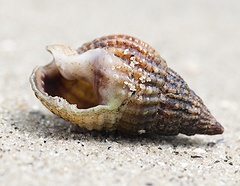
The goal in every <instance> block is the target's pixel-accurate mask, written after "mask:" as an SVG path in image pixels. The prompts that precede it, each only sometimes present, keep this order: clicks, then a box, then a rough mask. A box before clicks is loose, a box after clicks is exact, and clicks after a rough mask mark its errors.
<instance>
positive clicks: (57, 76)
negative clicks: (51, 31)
mask: <svg viewBox="0 0 240 186" xmlns="http://www.w3.org/2000/svg"><path fill="white" fill-rule="evenodd" d="M47 50H48V51H49V52H50V53H51V54H52V55H53V60H52V62H51V63H50V64H48V65H46V66H40V67H36V68H35V69H34V70H33V73H32V75H31V77H30V82H31V86H32V89H33V91H34V92H35V95H36V96H37V97H38V98H39V99H40V100H41V102H42V103H43V105H45V106H46V107H47V108H48V109H49V110H50V111H52V112H53V113H55V114H56V115H58V116H60V117H62V118H63V119H65V120H67V121H70V122H72V123H74V124H77V125H79V126H80V127H84V128H86V129H88V130H93V129H95V130H108V131H112V130H119V131H122V132H125V133H128V134H142V133H148V134H153V133H155V134H160V135H177V134H179V133H182V134H186V135H194V134H208V135H214V134H221V133H223V131H224V128H223V127H222V126H221V124H220V123H218V122H217V121H216V119H215V118H214V117H213V116H212V115H211V113H210V112H209V110H208V109H207V107H206V106H205V105H204V104H203V101H202V100H201V98H199V97H198V96H197V95H196V94H195V93H194V92H193V91H192V90H191V89H189V87H188V85H187V84H186V82H185V81H184V80H183V79H182V78H181V77H180V76H179V75H178V74H177V73H176V72H175V71H173V70H172V69H171V68H169V67H168V66H167V64H166V61H165V60H164V59H163V58H161V57H160V55H159V54H158V53H157V52H156V51H155V50H154V49H153V48H152V47H151V46H149V45H148V44H146V43H145V42H143V41H141V40H139V39H136V38H134V37H131V36H126V35H110V36H105V37H101V38H99V39H95V40H93V41H92V42H88V43H85V44H83V45H82V46H81V47H80V48H78V49H77V50H74V49H72V48H70V47H69V46H66V45H50V46H47Z"/></svg>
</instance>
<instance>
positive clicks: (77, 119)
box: [30, 45, 127, 130]
mask: <svg viewBox="0 0 240 186" xmlns="http://www.w3.org/2000/svg"><path fill="white" fill-rule="evenodd" d="M59 46H60V45H59ZM61 47H63V48H61ZM59 48H60V49H61V50H62V49H63V50H64V48H65V46H60V47H59ZM47 50H51V53H53V52H52V49H51V47H47ZM61 52H62V51H61ZM69 52H70V53H71V55H72V54H73V55H78V54H77V53H76V52H74V51H71V50H69ZM98 52H99V51H98ZM53 55H54V53H53ZM56 55H58V54H56ZM58 57H59V56H54V59H53V61H52V62H51V63H49V64H48V65H45V66H37V67H36V68H35V69H34V70H33V72H32V74H31V76H30V83H31V86H32V89H33V91H34V93H35V95H36V96H37V97H38V98H39V100H40V101H41V102H42V103H43V105H45V106H46V107H47V108H48V109H49V110H50V111H52V112H53V113H54V114H56V115H58V116H60V117H62V118H63V119H65V120H67V121H70V122H72V123H74V124H78V125H79V126H81V127H85V128H87V129H88V130H92V129H96V130H102V129H105V130H115V129H116V127H117V123H118V121H119V120H120V119H121V117H122V110H123V109H124V106H121V105H122V103H123V102H124V99H125V97H126V95H124V94H125V92H124V94H121V95H122V96H118V99H109V98H107V99H108V100H107V101H106V102H105V103H99V101H97V100H98V98H92V99H93V100H90V102H89V103H87V106H85V107H83V108H81V106H79V104H77V103H74V101H75V99H73V98H71V97H72V96H71V95H68V93H66V97H62V96H61V94H62V95H64V94H63V93H62V92H63V91H66V92H67V91H70V92H71V91H72V92H74V91H75V88H74V86H72V87H73V88H72V87H70V88H69V89H68V86H70V85H71V83H72V82H73V84H74V83H76V85H78V84H79V85H81V86H87V88H86V89H88V90H83V92H81V91H80V92H77V93H80V94H88V91H89V92H90V94H93V92H94V90H90V89H91V86H90V85H89V84H87V83H86V82H83V81H82V80H79V81H78V80H74V81H72V82H71V80H67V79H66V78H65V77H63V76H62V74H61V73H60V71H61V69H59V66H57V62H56V60H58V59H57V58H58ZM97 57H98V58H99V56H97ZM91 60H92V59H91ZM86 61H88V59H86ZM63 64H66V62H65V61H64V62H63ZM67 67H68V66H67ZM63 70H64V69H63ZM90 75H91V74H90ZM93 75H96V74H94V73H93ZM55 78H57V79H59V81H60V84H59V85H57V83H58V81H55V80H54V79H55ZM52 79H53V80H52ZM69 79H71V78H69ZM50 81H54V82H50ZM49 82H50V83H49ZM48 83H49V85H48ZM64 83H66V87H64V89H66V90H62V89H61V87H58V86H62V85H65V84H64ZM51 86H53V89H54V88H57V89H59V90H60V93H59V95H58V93H56V92H55V90H51V89H52V87H51ZM112 88H113V90H114V87H112ZM47 89H49V90H51V91H49V90H47ZM56 91H58V90H56ZM76 91H78V89H76ZM114 91H117V89H116V88H115V90H114ZM121 93H122V92H121ZM107 94H108V93H107ZM126 94H127V93H126ZM109 95H110V94H108V95H106V96H109ZM118 95H119V94H118ZM64 96H65V95H64ZM110 96H112V95H110ZM81 98H83V99H85V98H84V97H80V98H78V99H81ZM71 99H72V100H71ZM86 99H88V98H86ZM104 99H105V98H104ZM73 100H74V101H73ZM80 101H81V100H80ZM84 101H87V100H84ZM91 102H92V103H91ZM83 104H84V103H83ZM89 105H90V106H89Z"/></svg>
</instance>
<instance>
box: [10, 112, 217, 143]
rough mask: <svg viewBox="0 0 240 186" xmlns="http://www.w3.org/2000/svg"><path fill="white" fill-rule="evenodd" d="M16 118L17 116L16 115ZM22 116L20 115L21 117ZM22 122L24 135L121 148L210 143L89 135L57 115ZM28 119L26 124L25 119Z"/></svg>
mask: <svg viewBox="0 0 240 186" xmlns="http://www.w3.org/2000/svg"><path fill="white" fill-rule="evenodd" d="M13 115H14V114H13ZM18 115H19V114H18ZM22 115H23V116H25V117H21V119H19V118H13V120H14V122H13V123H12V126H13V127H14V129H15V130H18V131H20V132H25V133H30V134H32V135H35V136H36V137H39V138H55V139H61V140H62V139H65V140H69V139H72V140H86V139H88V140H95V141H99V142H104V141H108V142H109V141H112V142H117V143H121V144H129V143H130V144H141V145H146V144H152V143H153V144H154V145H156V146H164V145H171V146H173V147H181V146H183V147H186V146H189V147H191V146H193V147H206V146H208V143H213V142H209V141H206V140H202V139H201V138H198V137H196V136H193V137H188V136H185V135H181V134H180V135H178V136H160V135H139V136H127V135H126V134H122V133H120V132H118V131H112V132H106V131H94V130H93V131H88V130H86V129H83V128H80V127H79V126H77V125H74V124H71V123H69V122H66V121H65V120H63V119H61V118H59V117H57V116H56V115H53V114H45V113H43V112H40V111H30V112H28V113H22ZM23 118H25V120H24V119H23Z"/></svg>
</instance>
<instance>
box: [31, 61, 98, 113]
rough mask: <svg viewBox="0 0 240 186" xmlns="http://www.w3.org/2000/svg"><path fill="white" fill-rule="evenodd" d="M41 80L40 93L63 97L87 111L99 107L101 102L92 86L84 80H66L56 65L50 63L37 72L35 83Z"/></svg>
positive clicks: (39, 84) (38, 84)
mask: <svg viewBox="0 0 240 186" xmlns="http://www.w3.org/2000/svg"><path fill="white" fill-rule="evenodd" d="M39 73H40V74H41V75H40V74H39ZM39 77H40V78H39ZM39 80H40V82H41V83H37V86H38V87H37V88H38V89H39V90H40V91H43V92H45V93H47V94H48V95H50V96H58V97H62V98H64V99H66V100H67V101H68V102H69V103H70V104H76V105H77V108H79V109H86V108H91V107H95V106H97V105H99V100H98V99H97V96H96V94H95V91H94V89H93V86H92V85H90V84H89V83H88V82H86V81H84V80H67V79H65V78H64V77H63V76H62V75H61V74H60V72H59V70H58V69H57V67H56V65H55V63H50V64H49V65H47V66H44V67H40V68H39V69H38V70H37V72H36V79H35V81H39ZM39 86H41V87H39Z"/></svg>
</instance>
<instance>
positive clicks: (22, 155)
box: [0, 0, 240, 186]
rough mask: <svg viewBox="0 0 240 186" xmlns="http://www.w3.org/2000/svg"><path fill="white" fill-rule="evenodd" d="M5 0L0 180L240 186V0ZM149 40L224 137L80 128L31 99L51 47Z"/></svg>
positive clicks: (1, 3) (0, 27) (1, 10)
mask: <svg viewBox="0 0 240 186" xmlns="http://www.w3.org/2000/svg"><path fill="white" fill-rule="evenodd" d="M113 2H114V1H107V0H106V1H101V2H100V1H73V0H70V1H57V0H53V1H46V0H43V1H37V0H34V1H33V0H22V1H7V0H0V69H1V70H0V185H8V186H11V185H59V186H60V185H147V186H151V185H240V170H239V169H240V135H239V132H240V114H239V113H238V111H239V109H240V97H239V91H240V75H239V70H240V61H239V59H240V22H239V19H240V3H239V1H234V0H229V1H217V0H216V1H214V0H202V1H187V0H186V1H178V0H174V1H169V0H165V1H159V0H155V1H127V0H122V1H118V2H114V3H113ZM112 33H124V34H129V35H133V36H135V37H138V38H140V39H142V40H144V41H146V42H148V43H149V44H151V45H152V46H153V47H154V48H156V50H157V51H159V52H160V54H161V55H162V56H163V58H165V59H166V60H167V62H168V65H169V66H170V67H171V68H173V69H174V70H175V71H177V72H178V73H179V74H180V75H181V76H182V77H183V78H184V79H185V80H186V81H187V82H188V84H189V86H190V87H191V88H192V89H193V90H194V91H195V92H196V93H197V94H198V95H199V96H200V97H201V98H202V99H203V100H204V102H205V104H206V105H207V106H208V108H209V109H210V110H211V112H212V114H213V115H214V116H215V117H216V118H217V119H218V121H219V122H220V123H222V125H223V126H224V127H225V133H224V134H223V135H217V136H200V135H196V136H192V137H187V136H184V135H179V136H176V137H160V136H158V137H157V136H153V137H148V138H144V137H137V138H129V137H124V136H120V135H117V134H115V133H104V132H88V131H85V130H80V131H76V130H75V129H74V127H72V125H71V124H70V123H67V122H65V121H63V120H61V119H59V118H58V117H57V116H55V115H53V114H52V113H50V112H49V111H48V110H47V109H45V107H43V106H42V104H41V103H40V102H39V101H38V100H37V99H36V97H35V96H34V94H33V92H32V90H31V88H30V84H29V80H28V78H29V76H30V74H31V71H32V69H33V68H34V67H35V66H36V65H44V64H46V63H48V62H49V61H50V60H51V56H50V55H49V54H48V53H47V52H46V50H45V46H46V45H49V44H55V43H65V44H68V45H70V46H72V47H75V48H77V47H79V46H80V45H81V44H82V43H83V42H86V41H90V40H92V39H94V38H96V37H100V36H102V35H107V34H112Z"/></svg>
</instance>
